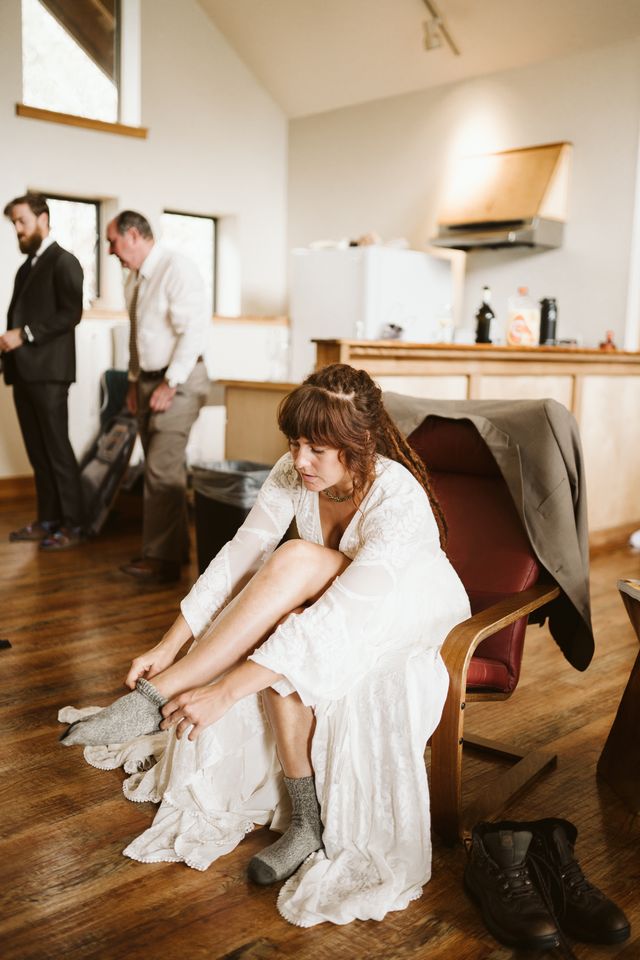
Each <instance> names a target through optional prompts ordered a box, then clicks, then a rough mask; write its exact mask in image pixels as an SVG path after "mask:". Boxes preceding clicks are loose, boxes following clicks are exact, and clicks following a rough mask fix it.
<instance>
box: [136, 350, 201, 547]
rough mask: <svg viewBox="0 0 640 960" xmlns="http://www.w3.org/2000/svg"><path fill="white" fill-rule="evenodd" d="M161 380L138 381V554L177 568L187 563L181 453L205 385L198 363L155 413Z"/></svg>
mask: <svg viewBox="0 0 640 960" xmlns="http://www.w3.org/2000/svg"><path fill="white" fill-rule="evenodd" d="M162 379H163V378H162V376H158V377H157V378H153V379H140V380H138V391H137V393H138V429H139V431H140V439H141V441H142V447H143V449H144V456H145V467H144V513H143V523H142V555H143V556H144V557H148V558H152V559H155V560H163V561H166V562H169V563H178V564H181V563H185V562H186V561H187V560H188V558H189V527H188V518H187V468H186V463H185V451H186V447H187V442H188V440H189V433H190V432H191V427H192V426H193V424H194V422H195V420H196V418H197V416H198V413H199V411H200V407H201V406H202V405H203V403H204V402H205V401H206V399H207V395H208V392H209V380H208V378H207V372H206V369H205V365H204V363H203V362H202V361H199V362H198V363H197V364H196V366H195V367H194V369H193V372H192V373H191V376H190V377H189V379H188V380H186V381H185V383H182V384H180V386H179V387H178V389H177V391H176V393H175V396H174V398H173V401H172V403H171V406H170V407H169V409H168V410H165V411H164V412H162V413H154V412H153V411H151V410H150V409H149V401H150V399H151V394H152V393H153V391H154V390H155V389H156V387H157V386H158V385H159V384H160V383H161V382H162Z"/></svg>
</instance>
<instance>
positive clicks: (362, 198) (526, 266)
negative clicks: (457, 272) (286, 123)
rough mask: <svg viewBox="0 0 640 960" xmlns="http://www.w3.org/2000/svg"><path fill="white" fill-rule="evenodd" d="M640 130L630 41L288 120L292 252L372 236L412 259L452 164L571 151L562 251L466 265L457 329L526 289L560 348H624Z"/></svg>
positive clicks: (478, 259)
mask: <svg viewBox="0 0 640 960" xmlns="http://www.w3.org/2000/svg"><path fill="white" fill-rule="evenodd" d="M639 120H640V41H638V40H634V41H630V42H628V43H624V44H619V45H616V46H613V47H607V48H602V49H600V50H596V51H591V52H588V53H583V54H580V55H576V56H572V57H567V58H565V59H562V60H554V61H546V62H545V63H541V64H537V65H535V66H528V67H524V68H520V69H517V70H510V71H507V72H504V73H499V74H494V75H492V76H489V77H483V78H481V79H478V80H472V81H468V82H464V83H459V84H454V85H449V86H445V87H441V88H438V89H435V90H429V91H424V92H420V93H416V94H409V95H406V96H402V97H394V98H391V99H388V100H379V101H376V102H373V103H369V104H366V105H363V106H359V107H354V108H348V109H344V110H338V111H333V112H331V113H325V114H319V115H316V116H312V117H307V118H303V119H300V120H294V121H293V122H292V123H291V125H290V140H289V142H290V152H289V246H290V247H295V246H299V245H304V244H306V243H308V242H310V241H312V240H316V239H319V238H327V237H331V238H336V237H342V236H347V237H350V238H354V237H357V236H359V235H360V234H362V233H365V232H367V231H369V230H375V231H377V232H378V233H379V234H381V236H382V237H383V238H385V239H388V238H391V237H395V236H398V235H401V236H405V237H407V238H408V239H409V241H410V244H411V246H412V247H415V248H416V249H421V248H423V247H424V245H425V243H426V241H427V240H428V238H429V237H430V236H433V234H434V232H435V222H436V216H437V205H438V197H439V194H440V192H441V189H442V184H443V182H444V178H445V176H446V171H447V168H448V164H449V162H450V161H451V159H452V158H453V157H455V156H459V155H464V154H468V153H475V152H489V151H492V150H501V149H508V148H511V147H519V146H530V145H533V144H538V143H547V142H553V141H557V140H570V141H572V142H573V143H574V158H573V176H572V186H571V193H570V213H569V223H568V225H567V228H566V237H565V242H564V245H563V247H562V248H561V249H559V250H556V251H549V252H536V253H531V252H528V251H507V252H504V251H483V252H481V253H474V254H471V255H469V256H468V257H467V280H466V285H465V302H464V310H463V317H464V323H465V324H468V325H472V324H473V314H474V312H475V310H476V308H477V306H478V305H479V302H480V288H481V287H482V285H483V284H485V283H488V284H489V285H490V286H491V287H492V288H493V291H494V305H495V306H496V309H497V312H498V313H499V315H500V316H501V317H502V318H504V314H505V311H506V300H507V297H508V296H509V295H510V294H511V293H512V292H515V289H516V288H517V287H518V286H521V285H527V286H529V288H530V291H531V293H532V295H533V296H535V297H536V298H539V297H545V296H556V297H557V298H558V308H559V333H560V335H561V336H572V335H576V336H579V337H581V338H582V340H583V342H584V344H585V345H594V344H596V343H597V342H598V341H599V340H600V339H602V335H603V334H604V331H605V329H613V330H614V331H615V334H616V338H617V340H618V342H619V345H620V346H622V343H623V340H624V323H625V313H626V305H627V295H628V286H629V280H630V252H631V251H630V244H631V234H632V226H633V224H632V220H633V205H634V194H635V189H636V187H635V180H636V159H637V151H638V128H639ZM634 268H635V269H636V270H637V269H638V265H634Z"/></svg>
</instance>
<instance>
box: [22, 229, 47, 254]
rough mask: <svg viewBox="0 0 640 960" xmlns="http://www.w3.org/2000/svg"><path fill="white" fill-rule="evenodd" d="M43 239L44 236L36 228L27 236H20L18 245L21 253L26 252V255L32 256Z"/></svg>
mask: <svg viewBox="0 0 640 960" xmlns="http://www.w3.org/2000/svg"><path fill="white" fill-rule="evenodd" d="M43 240H44V237H43V236H42V234H41V233H40V231H39V230H38V229H37V228H36V229H35V230H34V231H33V233H31V234H29V236H28V237H21V238H20V239H19V240H18V246H19V247H20V250H21V251H22V253H26V254H28V256H30V257H34V256H35V255H36V253H37V252H38V250H39V249H40V247H41V246H42V241H43Z"/></svg>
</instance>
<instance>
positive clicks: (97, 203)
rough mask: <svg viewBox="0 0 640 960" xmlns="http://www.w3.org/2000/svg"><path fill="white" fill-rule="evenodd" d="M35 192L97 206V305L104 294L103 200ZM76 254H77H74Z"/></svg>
mask: <svg viewBox="0 0 640 960" xmlns="http://www.w3.org/2000/svg"><path fill="white" fill-rule="evenodd" d="M30 192H33V193H40V194H42V196H44V197H45V198H46V200H47V202H48V201H49V200H64V201H66V202H67V203H88V204H90V205H91V206H93V207H95V208H96V242H95V245H94V250H93V255H94V257H95V263H96V295H95V300H94V301H93V303H92V304H91V307H95V305H96V304H97V302H98V301H99V300H100V297H101V296H102V263H101V261H102V257H101V256H100V237H101V236H102V200H96V198H95V197H78V196H75V195H74V196H71V195H70V194H62V193H50V192H49V191H48V190H34V191H30ZM74 256H75V254H74Z"/></svg>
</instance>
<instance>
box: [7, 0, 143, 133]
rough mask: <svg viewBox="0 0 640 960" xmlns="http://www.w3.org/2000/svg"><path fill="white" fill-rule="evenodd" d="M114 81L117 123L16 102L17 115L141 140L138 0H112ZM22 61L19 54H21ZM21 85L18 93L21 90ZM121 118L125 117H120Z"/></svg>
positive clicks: (139, 14)
mask: <svg viewBox="0 0 640 960" xmlns="http://www.w3.org/2000/svg"><path fill="white" fill-rule="evenodd" d="M20 2H21V0H20ZM116 2H117V18H116V31H115V38H114V43H115V51H114V55H115V75H116V76H115V80H114V82H115V83H116V86H117V91H118V120H117V122H112V121H107V120H98V119H94V118H92V117H87V116H84V115H83V114H76V113H64V112H61V111H58V110H49V109H47V108H46V107H34V106H31V105H29V104H25V103H23V102H22V101H20V102H18V103H16V105H15V113H16V116H18V117H25V118H28V119H31V120H40V121H45V122H46V123H57V124H63V125H66V126H72V127H81V128H84V129H87V130H99V131H100V132H102V133H111V134H117V135H119V136H126V137H134V138H139V139H143V140H145V139H146V138H147V136H148V133H149V129H148V127H144V126H142V124H141V99H140V98H141V38H140V31H141V9H140V0H116ZM21 63H22V56H21ZM23 89H24V88H23V86H22V85H21V93H22V90H23ZM123 118H125V119H123Z"/></svg>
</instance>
